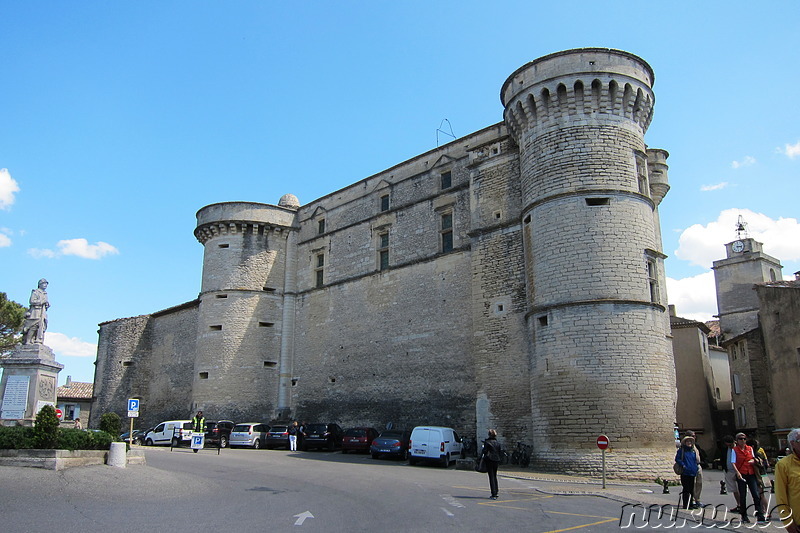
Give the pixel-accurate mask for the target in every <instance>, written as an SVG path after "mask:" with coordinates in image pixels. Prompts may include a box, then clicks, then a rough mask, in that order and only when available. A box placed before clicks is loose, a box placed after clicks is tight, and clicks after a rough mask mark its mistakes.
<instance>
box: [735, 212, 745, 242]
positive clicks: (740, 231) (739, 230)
mask: <svg viewBox="0 0 800 533" xmlns="http://www.w3.org/2000/svg"><path fill="white" fill-rule="evenodd" d="M747 237H748V235H747V222H745V221H744V217H743V216H742V215H739V219H738V220H737V221H736V238H737V239H746V238H747Z"/></svg>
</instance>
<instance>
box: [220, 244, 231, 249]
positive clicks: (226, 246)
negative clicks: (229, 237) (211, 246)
mask: <svg viewBox="0 0 800 533" xmlns="http://www.w3.org/2000/svg"><path fill="white" fill-rule="evenodd" d="M230 246H231V245H230V244H228V243H223V244H220V245H219V247H220V248H230Z"/></svg>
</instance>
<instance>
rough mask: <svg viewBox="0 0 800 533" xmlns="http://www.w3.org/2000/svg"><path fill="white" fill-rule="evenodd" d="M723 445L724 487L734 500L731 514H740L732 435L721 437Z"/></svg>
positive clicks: (734, 447) (734, 441) (734, 448)
mask: <svg viewBox="0 0 800 533" xmlns="http://www.w3.org/2000/svg"><path fill="white" fill-rule="evenodd" d="M722 442H723V444H725V447H726V448H725V458H724V460H723V461H722V470H724V471H725V486H726V487H727V488H728V489H729V490H730V491H731V492H732V493H733V497H734V499H735V500H736V507H734V508H732V509H731V512H732V513H740V512H741V511H740V509H739V483H738V481H737V477H736V446H735V443H736V440H735V439H734V438H733V435H725V436H724V437H722Z"/></svg>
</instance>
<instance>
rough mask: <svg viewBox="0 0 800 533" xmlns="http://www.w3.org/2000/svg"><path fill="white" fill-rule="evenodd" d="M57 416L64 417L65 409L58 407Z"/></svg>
mask: <svg viewBox="0 0 800 533" xmlns="http://www.w3.org/2000/svg"><path fill="white" fill-rule="evenodd" d="M56 418H58V419H59V420H61V419H62V418H64V411H62V410H61V409H56Z"/></svg>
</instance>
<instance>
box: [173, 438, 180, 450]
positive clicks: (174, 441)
mask: <svg viewBox="0 0 800 533" xmlns="http://www.w3.org/2000/svg"><path fill="white" fill-rule="evenodd" d="M180 445H181V441H179V440H178V439H177V438H176V437H172V447H173V448H178V447H180Z"/></svg>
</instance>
